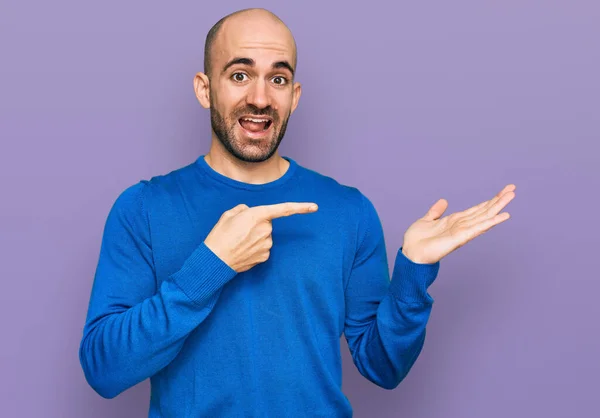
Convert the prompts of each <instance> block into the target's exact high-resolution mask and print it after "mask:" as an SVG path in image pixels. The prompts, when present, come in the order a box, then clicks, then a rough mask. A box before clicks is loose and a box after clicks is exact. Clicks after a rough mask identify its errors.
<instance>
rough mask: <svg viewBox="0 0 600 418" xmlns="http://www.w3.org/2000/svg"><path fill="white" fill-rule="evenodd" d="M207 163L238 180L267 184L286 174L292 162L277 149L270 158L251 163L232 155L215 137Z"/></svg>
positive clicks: (206, 158) (207, 156) (207, 155)
mask: <svg viewBox="0 0 600 418" xmlns="http://www.w3.org/2000/svg"><path fill="white" fill-rule="evenodd" d="M204 159H205V160H206V163H207V164H208V165H209V166H210V167H211V168H212V169H213V170H215V171H216V172H218V173H220V174H222V175H224V176H226V177H229V178H231V179H233V180H236V181H241V182H244V183H249V184H265V183H270V182H272V181H275V180H277V179H278V178H280V177H281V176H283V175H284V174H285V172H286V171H287V169H288V167H289V165H290V163H289V162H288V161H287V160H285V159H284V158H282V157H281V156H280V155H279V153H278V152H277V151H276V152H275V153H274V154H273V155H272V156H271V157H270V158H269V159H268V160H265V161H262V162H258V163H249V162H245V161H241V160H239V159H237V158H235V157H234V156H233V155H231V154H230V153H229V152H228V151H227V150H226V149H225V148H224V147H223V146H222V145H221V143H220V142H219V141H218V140H216V139H213V141H212V144H211V147H210V150H209V152H208V153H207V154H206V156H205V157H204Z"/></svg>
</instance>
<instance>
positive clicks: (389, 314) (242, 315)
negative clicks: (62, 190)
mask: <svg viewBox="0 0 600 418" xmlns="http://www.w3.org/2000/svg"><path fill="white" fill-rule="evenodd" d="M284 158H286V160H287V161H289V163H290V165H289V168H288V169H287V171H286V172H285V174H284V175H282V176H281V177H279V178H278V179H276V180H274V181H272V182H269V183H266V184H249V183H244V182H241V181H237V180H234V179H231V178H229V177H226V176H224V175H222V174H220V173H219V172H217V171H215V170H213V169H212V168H211V166H209V165H208V164H207V162H206V160H205V159H204V156H201V157H199V158H198V159H197V160H195V161H193V162H191V163H190V164H189V165H187V166H184V167H181V168H178V169H176V170H173V171H171V172H168V173H166V174H161V175H157V176H154V177H151V178H150V179H148V180H140V181H139V182H137V183H135V184H132V185H130V186H129V187H127V188H125V189H124V190H123V191H122V192H121V193H120V195H119V196H118V197H117V198H116V199H115V201H114V202H113V205H112V207H111V209H110V211H109V213H108V216H107V219H106V224H105V227H104V232H103V236H102V243H101V248H100V254H99V260H98V264H97V268H96V272H95V276H94V280H93V286H92V291H91V296H90V301H89V307H88V312H87V317H86V321H85V325H84V329H83V335H82V339H81V344H80V350H79V358H80V362H81V366H82V368H83V371H84V374H85V377H86V379H87V382H88V383H89V385H90V386H91V387H92V388H93V389H94V390H95V391H96V392H97V393H98V394H99V395H101V396H102V397H105V398H113V397H115V396H117V395H119V394H120V393H122V392H123V391H125V390H127V389H128V388H131V387H132V386H134V385H136V384H138V383H139V382H142V381H144V380H145V379H148V378H149V379H150V386H151V397H150V405H149V417H177V418H180V417H181V418H183V417H234V416H235V417H241V416H243V417H350V416H352V413H353V410H352V407H351V405H350V402H349V400H348V398H347V397H346V396H345V395H344V393H343V392H342V390H341V384H342V367H341V366H342V364H341V352H340V349H341V347H340V344H341V337H342V335H343V336H344V337H345V339H346V341H347V343H348V347H349V349H350V353H351V356H352V359H353V362H354V365H355V366H356V368H357V369H358V371H359V372H360V374H361V375H362V376H364V377H365V378H366V379H368V380H369V381H371V382H373V383H374V384H376V385H378V386H380V387H382V388H386V389H393V388H395V387H397V386H398V385H399V383H400V382H401V381H402V380H403V379H404V377H405V376H406V375H407V373H408V372H409V370H410V369H411V367H412V366H413V364H414V362H415V361H416V359H417V357H418V356H419V354H420V352H421V350H422V347H423V344H424V339H425V331H426V324H427V322H428V320H429V317H430V313H431V309H432V305H433V299H432V297H431V296H430V295H429V293H428V287H429V286H430V285H431V283H432V282H433V281H434V280H435V278H436V276H437V274H438V270H439V262H438V263H435V264H418V263H415V262H413V261H411V260H410V259H408V258H406V257H405V256H404V254H403V253H402V248H399V249H398V252H397V254H396V258H395V263H394V270H393V273H392V276H391V277H390V272H389V269H388V261H387V256H386V246H385V241H384V234H383V230H382V225H381V223H380V219H379V217H378V214H377V212H376V210H375V208H374V206H373V204H372V203H371V201H370V200H369V199H368V198H367V197H366V196H365V195H364V194H363V193H362V192H361V191H359V190H358V189H357V188H355V187H350V186H346V185H342V184H340V183H338V182H337V181H335V180H334V179H332V178H330V177H327V176H325V175H322V174H319V173H317V172H315V171H313V170H310V169H308V168H306V167H303V166H301V165H300V164H298V163H297V162H296V161H295V160H294V159H292V158H290V157H284ZM282 202H315V203H317V204H318V206H319V209H318V211H317V212H314V213H309V214H298V215H292V216H288V217H282V218H276V219H274V220H273V221H272V228H273V231H272V238H273V246H272V248H271V252H270V256H269V258H268V259H267V261H265V262H263V263H260V264H258V265H256V266H254V267H252V268H251V269H249V270H247V271H244V272H241V273H237V272H236V271H235V270H233V269H232V268H231V267H230V266H228V265H227V264H226V263H225V262H224V261H222V260H221V259H220V258H219V257H218V256H217V255H216V254H215V253H213V252H212V251H211V250H210V249H209V248H208V247H207V246H206V245H205V244H204V239H205V238H206V236H207V235H208V233H209V232H210V230H211V229H212V228H213V227H214V225H215V224H216V222H217V221H218V219H219V217H220V216H221V214H222V213H223V212H225V211H227V210H228V209H231V208H233V207H234V206H236V205H238V204H240V203H244V204H246V205H248V206H255V205H268V204H275V203H282Z"/></svg>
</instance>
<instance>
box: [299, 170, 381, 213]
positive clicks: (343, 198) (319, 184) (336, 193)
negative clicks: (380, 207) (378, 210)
mask: <svg viewBox="0 0 600 418" xmlns="http://www.w3.org/2000/svg"><path fill="white" fill-rule="evenodd" d="M299 170H300V172H301V174H300V175H301V176H302V177H303V179H302V180H303V182H304V184H305V185H307V186H308V187H314V188H315V189H316V190H319V191H320V193H321V194H322V196H327V197H328V198H329V199H332V200H335V202H336V203H337V205H338V206H339V207H344V208H345V209H348V210H351V211H353V212H356V213H357V214H358V215H364V214H365V213H367V212H372V211H374V210H375V208H374V206H373V203H372V201H371V200H370V198H369V197H367V195H366V194H365V193H364V192H363V191H362V190H361V189H359V188H358V187H357V186H354V185H351V184H346V183H342V182H340V181H339V180H337V179H335V178H333V177H332V176H328V175H325V174H323V173H320V172H318V171H316V170H314V169H310V168H307V167H304V166H299Z"/></svg>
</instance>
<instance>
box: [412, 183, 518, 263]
mask: <svg viewBox="0 0 600 418" xmlns="http://www.w3.org/2000/svg"><path fill="white" fill-rule="evenodd" d="M515 189H516V186H515V185H514V184H509V185H507V186H505V187H504V188H503V189H502V190H501V191H500V192H499V193H498V194H497V195H496V196H494V197H493V198H492V199H490V200H486V201H485V202H481V203H479V204H478V205H476V206H473V207H471V208H469V209H466V210H464V211H461V212H456V213H453V214H451V215H447V216H445V217H443V218H442V217H441V216H442V215H443V214H444V211H445V210H446V208H447V207H448V202H447V201H446V200H445V199H440V200H438V201H437V202H436V203H434V204H433V206H431V208H430V209H429V211H427V213H426V214H425V216H423V217H422V218H420V219H418V220H417V221H416V222H415V223H413V224H412V225H411V226H410V227H409V228H408V229H407V230H406V232H405V234H404V244H403V247H402V252H403V253H404V255H406V257H408V258H409V259H411V260H412V261H414V262H416V263H423V264H431V263H435V262H437V261H439V260H440V259H442V258H443V257H445V256H446V255H448V254H449V253H451V252H452V251H454V250H456V249H457V248H460V247H462V246H463V245H465V244H466V243H467V242H469V241H471V240H472V239H474V238H475V237H477V236H479V235H481V234H483V233H484V232H486V231H488V230H489V229H491V228H492V227H494V226H496V225H498V224H500V223H502V222H504V221H506V220H507V219H509V218H510V214H509V213H508V212H503V213H500V212H501V211H502V209H504V208H505V207H506V205H508V203H509V202H510V201H511V200H513V199H514V197H515Z"/></svg>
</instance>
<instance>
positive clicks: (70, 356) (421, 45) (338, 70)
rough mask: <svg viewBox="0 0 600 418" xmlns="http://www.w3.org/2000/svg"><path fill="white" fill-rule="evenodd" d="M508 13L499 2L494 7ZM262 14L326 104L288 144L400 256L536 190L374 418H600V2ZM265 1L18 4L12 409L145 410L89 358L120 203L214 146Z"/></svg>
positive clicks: (10, 125) (7, 84) (12, 94)
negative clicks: (218, 104) (200, 95)
mask: <svg viewBox="0 0 600 418" xmlns="http://www.w3.org/2000/svg"><path fill="white" fill-rule="evenodd" d="M484 3H486V4H484ZM487 3H490V2H481V1H476V0H472V1H464V0H459V1H452V2H447V1H435V2H404V3H402V4H400V5H398V4H392V2H389V1H383V0H377V1H369V2H367V3H361V5H360V6H357V7H355V8H352V7H349V6H348V4H349V3H348V2H341V1H340V2H337V4H335V5H334V4H332V3H331V2H323V1H319V2H316V1H303V2H295V3H294V4H285V5H284V4H283V2H280V1H271V2H268V1H262V2H257V3H255V4H253V6H256V5H258V6H263V7H267V8H269V9H271V10H272V11H274V12H275V13H277V14H278V15H279V16H281V17H282V18H283V19H284V21H286V22H287V23H288V25H289V26H290V28H291V29H292V31H293V33H294V34H295V37H296V40H297V42H298V45H299V59H300V61H299V68H298V79H299V80H300V81H301V82H302V83H303V86H304V93H303V96H302V98H301V100H300V106H299V108H298V111H297V113H296V114H294V115H293V117H292V119H291V122H290V126H289V129H288V135H287V137H286V139H284V141H283V144H282V148H281V150H282V153H283V154H284V155H289V156H292V157H293V158H295V159H297V161H298V162H300V163H301V164H304V165H306V166H308V167H310V168H313V169H315V170H317V171H320V172H322V173H324V174H326V175H330V176H333V177H334V178H336V179H337V180H339V181H340V182H342V183H346V184H351V185H354V186H357V187H359V188H360V189H361V190H362V191H363V192H365V193H366V194H367V195H368V196H369V197H370V198H371V199H372V200H373V202H374V204H375V206H376V207H377V209H378V211H379V214H380V216H381V219H382V222H383V224H384V229H385V232H386V239H387V244H388V254H389V256H390V261H393V259H392V257H393V256H394V255H395V253H396V250H397V248H398V247H399V246H400V245H401V244H402V236H403V233H404V231H405V230H406V228H407V227H408V226H409V225H410V224H411V223H412V222H413V221H414V220H416V219H417V218H418V217H420V216H422V215H423V214H424V213H425V212H426V210H427V209H428V208H429V206H430V205H431V204H433V202H435V200H437V199H438V198H440V197H444V198H446V199H448V201H449V208H448V213H451V212H454V211H458V210H462V209H465V208H467V207H469V206H471V205H474V204H476V203H479V202H480V201H482V200H487V199H488V198H490V197H492V196H493V194H495V193H496V192H497V191H498V190H499V189H500V188H501V187H502V186H504V185H505V184H507V183H512V182H514V183H515V184H517V198H516V199H515V200H514V201H513V202H512V203H511V204H510V205H509V207H508V211H509V212H510V213H511V215H512V218H511V219H510V220H509V221H508V222H506V223H504V224H502V225H500V226H498V227H496V228H494V229H492V230H491V231H489V232H488V233H487V234H485V235H483V236H480V237H479V238H477V239H476V240H475V241H473V242H471V243H469V244H467V245H466V246H465V247H463V248H461V249H459V250H458V251H456V252H454V253H452V254H451V255H449V256H448V257H446V258H445V259H444V260H442V267H441V270H440V275H439V277H438V280H437V281H436V282H435V284H434V285H433V286H432V287H431V294H432V295H433V297H434V298H435V300H436V302H435V305H434V309H433V313H432V317H431V321H430V325H429V334H428V338H427V341H426V344H425V348H424V350H423V352H422V355H421V356H420V357H419V359H418V361H417V363H416V365H415V366H414V368H413V370H412V371H411V373H410V375H409V376H408V378H407V379H406V380H405V381H404V382H403V383H402V384H401V385H400V386H399V387H398V388H397V389H396V390H394V391H391V392H390V391H385V390H383V389H379V388H377V387H376V386H374V385H373V384H371V383H369V382H368V381H366V380H365V379H364V378H362V377H361V376H360V375H359V374H358V372H357V371H356V369H355V368H354V366H353V365H352V363H351V361H350V357H349V355H348V351H347V347H346V345H344V346H343V355H344V390H345V392H346V394H347V395H348V397H349V398H350V400H351V402H352V404H353V406H354V408H355V412H356V416H357V417H373V416H379V417H411V418H437V417H439V418H452V417H461V418H471V417H473V418H475V417H478V418H479V417H486V418H500V417H503V418H504V417H508V416H510V417H546V418H554V417H573V416H581V417H592V416H598V415H599V414H600V411H599V408H598V407H599V405H598V402H599V394H600V384H599V383H598V375H599V374H600V360H599V357H598V356H599V353H600V335H599V331H600V326H599V325H598V320H599V317H600V304H599V303H598V297H597V294H598V293H599V292H600V282H599V275H598V273H597V270H596V269H597V264H596V261H597V259H598V250H599V245H598V236H599V234H600V231H599V227H598V203H599V200H598V192H599V186H600V173H599V170H598V164H599V161H600V157H599V154H600V152H599V151H600V149H599V146H598V141H599V140H600V116H599V114H600V99H599V97H600V81H599V80H600V76H599V74H600V47H599V39H600V25H599V24H598V22H599V21H600V6H598V3H597V2H594V1H587V2H584V1H572V0H571V1H569V2H566V1H543V2H542V1H536V2H534V1H524V0H519V1H516V0H513V1H504V2H494V4H493V5H490V4H487ZM248 6H249V4H248V3H247V2H242V1H230V2H214V4H213V3H208V2H201V1H177V2H173V3H172V4H167V2H158V1H115V0H112V1H101V2H81V1H75V0H71V1H66V0H58V1H52V2H42V1H36V2H31V1H29V2H28V1H22V2H17V1H10V0H9V1H8V2H5V1H3V2H2V5H1V6H0V51H1V55H0V63H1V65H0V110H1V113H0V139H1V145H0V147H1V148H0V179H1V181H2V186H1V192H2V195H1V196H2V200H1V204H0V254H1V255H0V256H1V258H2V262H1V263H0V274H1V276H0V277H1V278H2V283H3V286H2V290H1V292H0V318H1V321H2V325H1V344H0V359H1V360H0V415H1V416H3V417H11V418H12V417H42V416H43V417H62V418H64V417H92V418H94V417H98V418H99V417H108V416H110V417H143V416H145V415H146V413H147V407H148V382H147V381H146V382H144V383H142V384H140V385H138V386H136V387H135V388H133V389H130V390H128V391H127V392H125V393H123V394H122V395H120V396H119V397H118V398H116V399H113V400H104V399H102V398H100V397H99V396H98V395H96V394H95V393H94V392H93V391H92V390H91V389H90V388H89V387H88V386H87V384H86V383H85V380H84V377H83V374H82V371H81V369H80V366H79V362H78V356H77V350H78V344H79V340H80V336H81V330H82V326H83V322H84V317H85V313H86V309H87V302H88V297H89V292H90V289H91V285H92V279H93V274H94V270H95V267H96V261H97V257H98V252H99V245H100V239H101V233H102V228H103V225H104V221H105V219H106V215H107V213H108V210H109V208H110V206H111V205H112V203H113V201H114V199H115V198H116V196H117V195H118V193H120V191H122V190H123V189H124V188H125V187H127V186H128V185H130V184H132V183H134V182H137V181H138V180H139V179H141V178H147V177H149V176H152V175H154V174H158V173H164V172H167V171H170V170H172V169H175V168H178V167H180V166H182V165H184V164H187V163H189V162H191V161H193V160H194V159H195V158H197V156H198V155H200V154H201V153H204V152H206V151H207V150H208V145H209V135H210V132H209V119H208V113H207V111H205V110H204V109H203V108H201V107H200V105H199V104H198V103H197V101H196V98H195V96H194V93H193V90H192V78H193V76H194V74H195V72H196V71H200V70H201V69H202V48H203V43H204V36H205V34H206V31H207V30H208V29H209V27H210V26H211V25H212V24H213V23H214V22H215V21H216V20H218V19H219V18H220V17H221V16H223V15H224V14H227V13H229V12H231V11H233V10H236V9H239V8H243V7H248Z"/></svg>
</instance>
